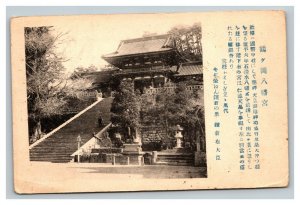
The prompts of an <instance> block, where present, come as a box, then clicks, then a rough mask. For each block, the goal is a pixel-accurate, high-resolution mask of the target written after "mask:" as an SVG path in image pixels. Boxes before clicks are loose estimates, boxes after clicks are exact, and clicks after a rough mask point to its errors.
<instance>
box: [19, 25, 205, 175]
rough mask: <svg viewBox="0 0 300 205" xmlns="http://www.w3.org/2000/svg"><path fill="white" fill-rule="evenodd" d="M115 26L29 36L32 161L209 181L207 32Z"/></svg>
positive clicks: (42, 29)
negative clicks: (204, 50) (204, 47)
mask: <svg viewBox="0 0 300 205" xmlns="http://www.w3.org/2000/svg"><path fill="white" fill-rule="evenodd" d="M114 26H115V27H114ZM114 26H111V27H110V28H108V29H107V28H106V27H105V26H102V25H101V24H100V23H99V24H97V21H91V22H87V23H86V24H83V25H80V24H79V25H78V24H74V23H72V22H70V24H66V25H53V26H49V25H47V26H38V27H24V38H25V46H24V48H25V63H26V83H27V109H28V137H29V138H28V143H29V150H28V152H29V153H30V155H29V156H30V161H31V162H32V163H33V164H36V166H39V165H40V164H43V165H45V164H47V163H57V164H61V165H62V164H63V165H62V167H69V166H72V167H76V169H82V170H84V172H85V173H90V172H91V173H94V174H95V173H97V174H99V175H101V174H108V173H111V174H119V175H139V176H142V177H144V178H166V179H168V178H206V177H207V168H206V140H205V106H204V95H203V91H204V89H203V87H204V84H203V53H202V43H201V39H202V27H201V22H187V23H186V24H177V23H176V22H172V23H166V25H163V24H162V25H161V26H158V24H157V23H156V24H153V25H142V24H135V27H134V28H133V27H130V26H128V27H126V26H123V27H121V28H120V27H118V24H117V23H116V24H115V25H114Z"/></svg>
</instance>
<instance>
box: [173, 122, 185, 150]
mask: <svg viewBox="0 0 300 205" xmlns="http://www.w3.org/2000/svg"><path fill="white" fill-rule="evenodd" d="M182 130H183V128H182V127H180V125H177V127H176V134H175V138H176V147H175V148H182V146H181V142H182V138H183V136H182V134H181V132H182Z"/></svg>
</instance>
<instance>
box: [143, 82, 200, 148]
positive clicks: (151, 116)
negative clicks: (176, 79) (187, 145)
mask: <svg viewBox="0 0 300 205" xmlns="http://www.w3.org/2000/svg"><path fill="white" fill-rule="evenodd" d="M187 83H188V82H180V83H178V85H177V87H176V88H175V90H174V92H173V93H172V92H167V90H166V91H163V92H161V93H159V94H158V95H157V96H156V98H155V103H153V98H152V97H151V96H150V95H149V96H147V95H143V96H142V103H141V116H142V122H143V124H145V125H158V124H159V125H162V126H163V127H164V129H165V130H166V133H167V135H168V138H172V137H173V135H174V132H175V129H176V125H177V124H179V125H181V126H182V127H183V128H184V132H185V137H186V138H187V139H186V141H190V142H191V143H193V142H194V141H195V139H194V137H195V136H196V135H197V132H198V133H201V135H202V136H204V135H205V130H204V105H203V92H202V91H200V90H199V91H193V92H191V91H189V90H187ZM151 102H152V103H151Z"/></svg>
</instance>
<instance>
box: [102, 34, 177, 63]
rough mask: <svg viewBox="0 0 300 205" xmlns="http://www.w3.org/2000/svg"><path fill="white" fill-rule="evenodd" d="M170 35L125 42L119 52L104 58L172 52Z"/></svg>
mask: <svg viewBox="0 0 300 205" xmlns="http://www.w3.org/2000/svg"><path fill="white" fill-rule="evenodd" d="M172 49H173V47H172V42H171V40H170V35H169V34H164V35H157V36H149V37H143V38H135V39H128V40H123V41H121V42H120V44H119V47H118V49H117V51H115V52H114V53H110V54H107V55H104V56H102V57H103V58H104V59H105V58H111V57H119V56H127V55H134V54H142V53H153V52H161V51H168V50H172Z"/></svg>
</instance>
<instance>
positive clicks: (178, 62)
mask: <svg viewBox="0 0 300 205" xmlns="http://www.w3.org/2000/svg"><path fill="white" fill-rule="evenodd" d="M102 58H103V59H104V60H105V61H107V62H108V63H109V67H110V69H108V70H106V71H99V72H92V73H86V74H85V75H86V76H89V77H93V79H94V86H95V88H96V89H97V90H98V91H100V90H101V92H103V93H106V92H107V91H108V90H109V91H111V90H113V87H114V85H116V84H117V82H120V81H122V80H131V81H133V83H134V88H135V90H137V89H139V90H140V92H141V93H149V92H150V93H152V94H155V93H156V92H159V89H160V88H162V87H164V88H166V87H167V88H169V89H172V88H174V87H175V86H176V83H178V82H180V81H185V80H189V82H192V84H191V85H190V86H189V88H190V89H202V88H203V67H202V56H201V57H200V58H199V61H189V60H187V59H185V58H184V57H183V56H182V55H181V54H180V52H179V51H178V49H177V47H176V43H175V41H174V40H172V38H171V35H169V34H165V35H156V36H149V37H143V38H135V39H129V40H122V41H121V42H120V44H119V46H118V48H117V50H116V51H115V52H113V53H110V54H106V55H103V56H102ZM108 87H112V88H108Z"/></svg>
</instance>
